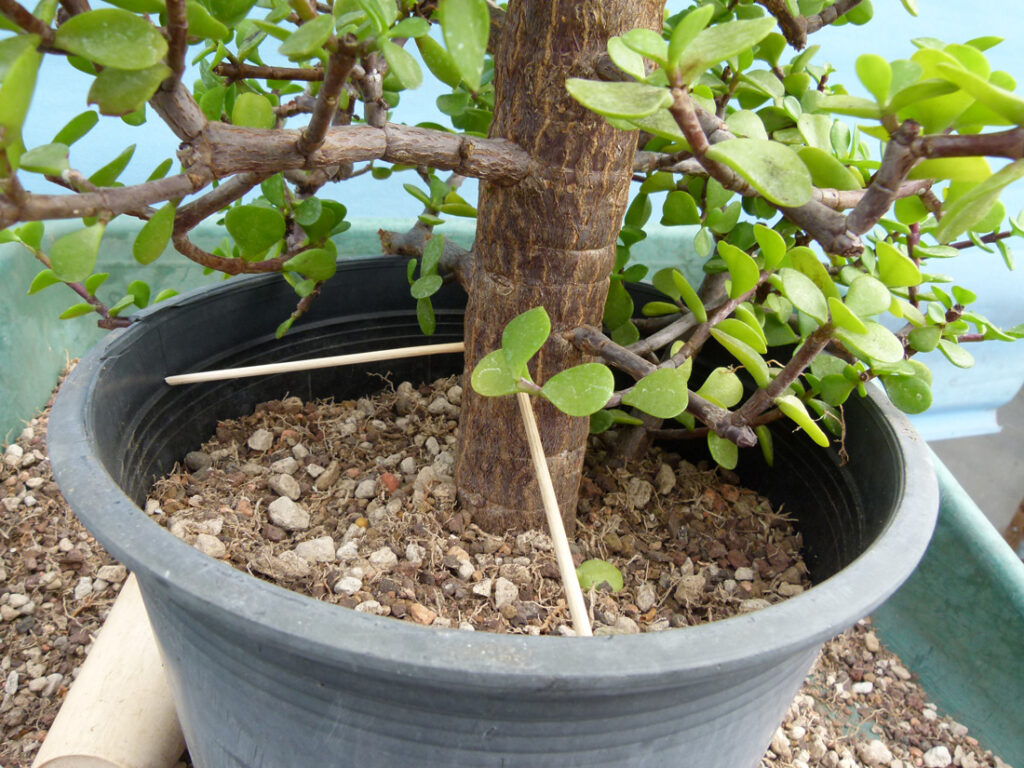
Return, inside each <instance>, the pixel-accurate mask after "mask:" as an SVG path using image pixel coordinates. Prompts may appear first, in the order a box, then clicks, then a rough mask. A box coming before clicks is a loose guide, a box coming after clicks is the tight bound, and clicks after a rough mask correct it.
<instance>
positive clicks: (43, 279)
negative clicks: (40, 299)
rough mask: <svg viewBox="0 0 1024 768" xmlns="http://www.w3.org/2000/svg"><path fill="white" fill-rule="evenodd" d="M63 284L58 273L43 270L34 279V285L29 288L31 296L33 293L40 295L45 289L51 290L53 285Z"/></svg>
mask: <svg viewBox="0 0 1024 768" xmlns="http://www.w3.org/2000/svg"><path fill="white" fill-rule="evenodd" d="M59 282H61V279H60V278H59V277H57V273H56V272H54V271H53V270H52V269H49V268H47V269H42V270H40V271H39V272H38V273H37V274H36V276H35V277H33V278H32V283H31V284H30V285H29V287H28V293H29V295H32V294H33V293H39V292H40V291H41V290H43V289H44V288H49V287H50V286H51V285H56V284H57V283H59Z"/></svg>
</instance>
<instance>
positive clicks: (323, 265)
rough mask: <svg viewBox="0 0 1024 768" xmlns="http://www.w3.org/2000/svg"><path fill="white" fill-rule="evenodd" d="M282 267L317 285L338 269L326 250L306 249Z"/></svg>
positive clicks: (335, 258)
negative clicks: (313, 281) (298, 273)
mask: <svg viewBox="0 0 1024 768" xmlns="http://www.w3.org/2000/svg"><path fill="white" fill-rule="evenodd" d="M283 266H284V268H285V269H288V270H291V271H292V272H300V273H302V274H303V275H305V276H306V277H308V278H310V279H311V280H316V281H317V282H318V283H322V282H323V281H324V280H330V279H331V278H332V277H334V273H335V271H336V270H337V268H338V265H337V257H336V256H335V254H334V253H333V252H332V251H329V250H327V249H326V248H308V249H306V250H305V251H301V252H299V253H297V254H295V255H294V256H292V257H291V258H290V259H288V261H286V262H285V263H284V265H283ZM413 295H414V296H415V294H413ZM417 298H419V297H417Z"/></svg>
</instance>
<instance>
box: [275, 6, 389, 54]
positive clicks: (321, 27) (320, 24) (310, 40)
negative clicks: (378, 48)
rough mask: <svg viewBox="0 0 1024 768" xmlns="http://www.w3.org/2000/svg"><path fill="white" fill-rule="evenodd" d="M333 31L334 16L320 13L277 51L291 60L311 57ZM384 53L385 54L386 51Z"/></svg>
mask: <svg viewBox="0 0 1024 768" xmlns="http://www.w3.org/2000/svg"><path fill="white" fill-rule="evenodd" d="M333 31H334V17H333V16H331V14H329V13H324V14H321V15H319V16H317V17H316V18H315V19H311V20H309V21H307V22H306V23H304V24H303V25H302V26H301V27H299V28H298V29H296V30H295V31H294V32H292V33H291V34H290V35H289V36H288V39H287V40H285V41H284V42H283V43H281V46H280V47H279V48H278V49H277V51H278V53H280V54H281V55H282V56H285V57H287V58H288V59H290V60H292V61H302V60H304V59H310V58H313V57H314V56H315V55H316V54H317V52H318V51H320V50H321V49H322V48H323V45H324V43H326V42H327V38H329V37H330V36H331V33H332V32H333ZM391 45H394V43H391ZM384 55H385V56H387V53H386V52H385V54H384Z"/></svg>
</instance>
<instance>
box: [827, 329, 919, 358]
mask: <svg viewBox="0 0 1024 768" xmlns="http://www.w3.org/2000/svg"><path fill="white" fill-rule="evenodd" d="M864 325H865V326H866V327H867V329H868V330H867V333H851V332H850V331H848V330H846V329H845V328H837V329H836V337H837V338H838V339H839V340H840V341H841V342H842V343H843V344H844V345H845V346H846V348H847V349H849V350H850V351H851V352H853V353H854V354H855V355H856V356H857V357H858V358H860V359H861V360H865V361H867V362H879V363H898V362H899V361H900V360H902V359H903V352H904V350H903V344H902V342H900V340H899V339H898V338H897V337H896V336H895V334H893V332H892V331H890V330H889V329H888V328H886V327H885V326H884V325H880V324H878V323H876V322H874V321H873V320H865V321H864Z"/></svg>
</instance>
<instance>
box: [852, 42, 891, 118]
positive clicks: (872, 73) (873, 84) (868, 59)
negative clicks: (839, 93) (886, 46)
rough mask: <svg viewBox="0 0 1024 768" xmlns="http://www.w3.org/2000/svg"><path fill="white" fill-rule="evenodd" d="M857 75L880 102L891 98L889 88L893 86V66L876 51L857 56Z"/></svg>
mask: <svg viewBox="0 0 1024 768" xmlns="http://www.w3.org/2000/svg"><path fill="white" fill-rule="evenodd" d="M856 69H857V77H859V78H860V81H861V82H862V83H863V84H864V87H865V88H867V89H868V91H869V92H870V93H871V95H872V96H874V97H875V100H876V101H877V102H878V103H879V104H883V105H884V104H885V103H886V102H887V101H888V100H889V88H890V87H891V86H892V67H891V66H889V62H888V61H886V60H885V59H883V58H882V57H881V56H879V55H878V54H875V53H865V54H862V55H860V56H858V57H857V64H856Z"/></svg>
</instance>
